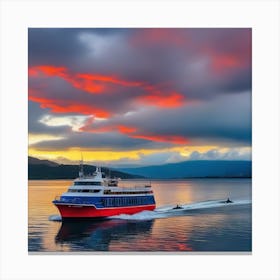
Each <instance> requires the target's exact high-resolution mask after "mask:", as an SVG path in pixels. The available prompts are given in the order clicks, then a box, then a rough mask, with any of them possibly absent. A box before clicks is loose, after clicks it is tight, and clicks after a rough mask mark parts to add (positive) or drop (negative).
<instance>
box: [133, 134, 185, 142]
mask: <svg viewBox="0 0 280 280" xmlns="http://www.w3.org/2000/svg"><path fill="white" fill-rule="evenodd" d="M129 136H130V137H132V138H139V139H145V140H150V141H154V142H168V143H173V144H179V145H182V144H189V140H188V139H187V138H185V137H183V136H177V135H155V134H154V135H139V134H137V135H135V134H133V135H129Z"/></svg>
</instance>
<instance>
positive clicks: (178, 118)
mask: <svg viewBox="0 0 280 280" xmlns="http://www.w3.org/2000/svg"><path fill="white" fill-rule="evenodd" d="M28 49H29V70H30V74H29V99H30V100H32V101H33V102H31V106H30V107H29V112H30V117H29V121H30V123H29V126H30V132H42V133H43V132H44V133H46V132H48V131H55V130H57V131H64V130H66V129H69V126H67V127H66V126H64V127H48V126H47V125H44V124H41V123H39V122H38V119H39V118H41V117H42V115H43V114H45V113H46V112H48V113H49V114H54V115H59V116H72V115H75V114H76V115H85V116H89V117H91V116H93V117H92V122H89V123H87V124H85V126H84V127H83V130H81V132H80V133H76V132H73V133H72V132H71V133H70V132H69V131H68V132H69V133H68V134H67V137H66V138H65V139H63V140H59V141H55V142H54V141H52V142H50V141H45V142H44V143H42V142H41V143H39V144H35V146H36V147H37V148H39V147H44V148H47V147H52V148H64V147H71V146H73V145H76V146H80V147H95V148H99V147H100V148H109V147H115V148H116V149H130V148H132V147H133V148H142V147H143V148H144V147H145V148H154V147H169V146H171V143H177V144H178V143H181V144H183V143H186V142H187V141H188V140H189V141H190V143H203V144H208V143H222V142H223V143H225V142H227V143H231V144H232V143H237V145H242V144H250V142H251V29H246V28H244V29H240V28H236V29H234V28H229V29H228V28H225V29H215V28H214V29H207V28H202V29H55V28H54V29H42V28H39V29H36V28H35V29H34V28H32V29H29V46H28ZM42 66H43V68H42ZM44 67H45V68H44ZM34 102H36V104H40V106H41V107H39V105H36V106H35V103H34ZM41 108H44V109H41ZM43 110H44V112H43ZM40 111H42V112H40ZM95 117H99V118H106V119H107V120H106V121H104V122H102V123H98V122H96V121H95ZM106 127H107V128H108V131H106V133H100V131H98V130H99V129H101V130H102V129H104V128H106ZM110 129H111V131H109V130H110ZM82 131H83V132H82ZM81 135H82V137H81ZM171 136H172V137H171ZM162 140H163V141H162ZM164 141H165V142H164ZM35 146H34V147H35Z"/></svg>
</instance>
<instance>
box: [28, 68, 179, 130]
mask: <svg viewBox="0 0 280 280" xmlns="http://www.w3.org/2000/svg"><path fill="white" fill-rule="evenodd" d="M29 75H30V77H34V78H36V77H40V75H46V76H50V77H59V78H62V79H64V80H65V81H67V82H68V83H70V84H71V85H72V86H73V87H75V88H78V89H80V90H82V91H85V92H87V93H90V94H101V93H102V94H108V93H112V91H114V88H113V87H112V84H115V85H119V86H124V87H136V88H139V90H140V93H141V95H140V96H139V95H136V96H135V100H136V101H140V102H142V103H144V104H146V105H153V106H157V107H162V108H174V107H179V106H181V105H182V104H183V102H184V95H182V94H181V93H179V92H175V91H170V90H166V89H164V90H161V89H160V88H159V86H155V85H150V84H148V83H145V82H140V81H129V80H123V79H120V78H118V77H117V76H112V75H100V74H90V73H72V72H70V71H69V70H68V69H67V68H66V67H63V66H61V67H57V66H52V65H39V66H33V67H30V68H29ZM31 91H32V89H30V92H31ZM132 94H133V93H132ZM41 95H42V93H36V92H33V93H32V94H30V100H33V101H35V102H39V103H41V107H44V108H50V109H51V110H52V111H53V112H56V113H79V114H84V115H85V114H90V115H92V114H93V115H95V116H97V117H108V116H109V115H110V113H109V112H108V111H107V110H106V109H103V108H102V105H101V108H100V107H99V106H98V104H97V105H96V106H94V105H93V106H92V105H89V104H83V102H82V101H81V100H78V102H74V101H70V100H63V101H62V100H57V99H54V100H51V99H49V98H41ZM79 109H80V110H81V111H79ZM118 129H119V130H120V131H128V130H127V129H125V128H124V127H119V128H118Z"/></svg>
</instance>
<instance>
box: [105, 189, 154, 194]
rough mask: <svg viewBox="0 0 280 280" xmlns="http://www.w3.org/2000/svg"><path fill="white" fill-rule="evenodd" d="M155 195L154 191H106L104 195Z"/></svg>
mask: <svg viewBox="0 0 280 280" xmlns="http://www.w3.org/2000/svg"><path fill="white" fill-rule="evenodd" d="M145 193H153V191H134V192H112V191H110V190H105V191H104V194H145Z"/></svg>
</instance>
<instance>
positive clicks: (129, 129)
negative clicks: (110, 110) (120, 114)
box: [118, 125, 137, 134]
mask: <svg viewBox="0 0 280 280" xmlns="http://www.w3.org/2000/svg"><path fill="white" fill-rule="evenodd" d="M118 129H119V132H120V133H123V134H129V133H133V132H136V131H137V128H135V127H131V126H125V125H118Z"/></svg>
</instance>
